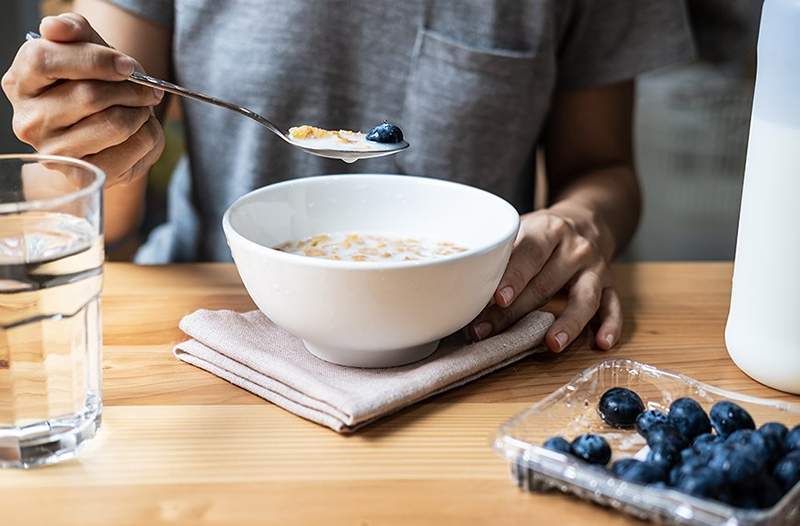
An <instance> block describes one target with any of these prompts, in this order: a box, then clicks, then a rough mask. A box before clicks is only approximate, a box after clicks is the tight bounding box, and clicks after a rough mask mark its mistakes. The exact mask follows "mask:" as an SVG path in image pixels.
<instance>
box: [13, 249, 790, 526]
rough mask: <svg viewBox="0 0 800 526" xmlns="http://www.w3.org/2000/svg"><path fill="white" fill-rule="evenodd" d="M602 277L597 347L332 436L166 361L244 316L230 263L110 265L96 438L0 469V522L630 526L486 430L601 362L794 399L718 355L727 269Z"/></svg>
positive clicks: (542, 359) (636, 268)
mask: <svg viewBox="0 0 800 526" xmlns="http://www.w3.org/2000/svg"><path fill="white" fill-rule="evenodd" d="M616 270H617V276H618V281H619V283H620V289H621V293H622V296H623V300H624V304H625V308H626V319H625V322H626V329H625V335H624V338H623V342H622V344H621V345H620V346H619V347H618V348H617V349H615V350H614V351H611V352H609V353H603V352H600V351H596V350H592V349H590V348H589V345H588V341H589V338H588V337H584V338H582V339H581V340H580V341H579V342H578V343H577V344H576V345H574V346H573V348H572V349H570V350H569V351H568V352H565V353H562V354H561V355H557V356H556V355H545V356H542V355H540V356H535V357H531V358H530V359H526V360H524V361H523V362H522V363H517V364H514V365H512V366H510V367H508V368H506V369H504V370H502V371H498V372H496V373H494V374H492V375H489V376H488V377H485V378H482V379H480V380H478V381H476V382H474V383H472V384H469V385H467V386H464V387H462V388H459V389H457V390H455V391H452V392H449V393H445V394H444V395H441V396H439V397H436V398H435V399H433V400H431V401H428V402H425V403H422V404H419V405H417V406H415V407H412V408H410V409H407V410H405V411H402V412H401V413H399V414H397V415H394V416H391V417H389V418H386V419H384V420H383V421H380V422H378V423H376V424H374V425H373V426H371V427H369V428H367V429H365V430H363V431H362V432H359V433H357V434H356V435H355V436H349V437H344V436H339V435H336V434H335V433H333V432H331V431H330V430H328V429H326V428H322V427H319V426H317V425H315V424H312V423H309V422H307V421H304V420H302V419H300V418H297V417H295V416H293V415H291V414H289V413H287V412H285V411H283V410H281V409H279V408H277V407H275V406H273V405H271V404H269V403H267V402H264V401H263V400H261V399H259V398H258V397H256V396H254V395H251V394H249V393H247V392H246V391H243V390H241V389H238V388H236V387H234V386H232V385H230V384H228V383H227V382H225V381H223V380H220V379H218V378H216V377H214V376H211V375H209V374H207V373H205V372H203V371H200V370H199V369H195V368H193V367H191V366H189V365H186V364H183V363H180V362H178V361H177V360H175V359H174V358H173V356H172V353H171V349H172V346H173V345H174V344H175V343H176V342H178V341H180V340H181V339H182V338H183V337H184V336H183V334H182V333H181V331H180V330H179V329H178V328H177V326H178V321H179V320H180V318H181V317H182V316H183V315H185V314H188V313H189V312H191V311H193V310H195V309H197V308H201V307H203V308H215V309H220V308H227V309H235V310H249V309H252V308H253V304H252V302H251V301H250V299H249V298H248V297H247V295H246V294H245V292H244V289H243V288H242V286H241V284H240V282H239V278H238V276H237V274H236V271H235V269H234V268H233V267H232V266H230V265H224V264H196V265H173V266H166V267H136V266H133V265H127V264H110V265H108V266H107V268H106V286H105V292H104V294H103V316H104V334H105V356H104V375H105V382H104V386H105V404H106V407H105V412H104V417H103V418H104V423H103V429H102V431H101V434H100V436H99V437H98V438H97V439H95V440H94V441H93V442H92V443H91V444H90V445H89V446H88V447H87V449H86V450H84V451H83V453H82V455H81V456H80V458H79V459H77V460H74V461H70V462H66V463H63V464H61V465H57V466H53V467H49V468H45V469H38V470H33V471H29V472H21V471H3V472H0V510H2V511H0V522H3V523H4V524H13V525H28V524H30V525H39V524H53V525H60V524H64V525H73V524H74V525H95V524H96V525H107V524H114V525H126V524H171V525H175V524H178V525H197V524H214V525H216V524H237V525H238V524H241V525H249V524H267V523H270V524H294V523H302V524H307V523H310V524H319V523H329V524H396V523H404V524H405V523H412V524H445V523H457V524H463V523H476V522H477V523H491V524H500V523H502V524H551V523H553V522H554V521H555V520H556V517H557V521H558V523H559V525H561V526H567V525H580V524H587V523H593V524H608V525H623V524H636V523H637V522H636V521H634V520H632V519H629V518H627V517H625V516H623V515H619V514H616V513H614V512H612V511H609V510H604V509H602V508H598V507H596V506H593V505H589V504H585V503H581V502H577V501H575V500H573V499H571V498H568V497H564V496H561V495H529V494H525V493H522V492H520V491H518V490H517V489H516V487H514V486H513V484H511V482H510V480H509V476H508V471H507V468H506V466H505V465H504V463H503V462H502V461H501V460H500V459H499V458H498V457H496V456H495V455H494V454H493V453H492V451H491V449H490V447H489V445H490V441H491V437H492V436H493V434H494V432H495V429H496V428H497V426H498V425H499V424H500V423H501V422H503V421H504V420H505V419H506V418H508V417H509V416H511V415H513V414H515V413H516V412H518V411H520V410H521V409H523V408H524V407H526V406H527V405H529V404H530V403H532V402H534V401H536V400H538V399H540V398H542V397H543V396H545V395H547V394H548V393H550V392H551V391H553V390H554V389H556V388H558V387H560V386H561V385H563V384H564V383H566V382H567V381H568V380H569V379H570V378H571V377H572V376H574V375H575V374H576V373H578V372H579V371H581V370H583V369H584V368H586V367H588V366H590V365H592V364H594V363H596V362H597V361H599V360H602V359H605V358H607V357H612V356H613V357H625V358H632V359H636V360H640V361H644V362H648V363H652V364H654V365H657V366H658V367H662V368H667V369H673V370H676V371H680V372H683V373H685V374H688V375H690V376H693V377H695V378H698V379H700V380H702V381H705V382H708V383H712V384H715V385H718V386H721V387H725V388H728V389H734V390H738V391H741V392H746V393H749V394H753V395H757V396H763V397H771V398H779V399H785V400H792V401H798V400H799V399H798V397H792V396H790V395H787V394H784V393H780V392H777V391H774V390H771V389H768V388H766V387H764V386H761V385H759V384H758V383H756V382H754V381H752V380H750V379H749V378H747V377H746V376H745V375H744V374H743V373H741V372H740V371H739V370H738V369H736V367H735V366H734V365H733V363H732V362H731V361H730V360H729V359H728V357H727V354H726V352H725V348H724V344H723V337H722V334H723V328H724V323H725V317H726V314H727V308H728V295H729V286H730V276H731V267H730V265H729V264H722V263H700V264H686V263H675V264H667V263H657V264H638V265H622V266H619V267H617V269H616ZM556 307H557V306H555V307H554V308H556Z"/></svg>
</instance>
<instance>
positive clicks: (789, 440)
mask: <svg viewBox="0 0 800 526" xmlns="http://www.w3.org/2000/svg"><path fill="white" fill-rule="evenodd" d="M795 449H800V425H797V426H794V427H793V428H792V430H791V431H789V432H788V433H787V434H786V451H792V450H795Z"/></svg>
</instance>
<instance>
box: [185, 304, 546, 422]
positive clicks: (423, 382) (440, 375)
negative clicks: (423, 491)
mask: <svg viewBox="0 0 800 526" xmlns="http://www.w3.org/2000/svg"><path fill="white" fill-rule="evenodd" d="M552 323H553V315H552V314H550V313H546V312H533V313H531V314H528V315H527V316H526V317H524V318H522V319H521V320H520V321H519V322H517V323H516V324H515V325H514V326H512V327H511V328H510V329H508V330H506V331H505V332H503V333H502V334H499V335H497V336H493V337H491V338H488V339H486V340H483V341H481V342H478V343H466V342H465V341H464V337H463V336H462V335H461V334H455V335H452V336H450V337H448V338H446V339H444V340H443V341H442V343H441V345H440V346H439V349H438V350H437V351H436V352H435V353H433V354H432V355H431V356H429V357H428V358H426V359H424V360H422V361H419V362H417V363H413V364H410V365H404V366H400V367H391V368H386V369H358V368H352V367H343V366H340V365H334V364H332V363H328V362H326V361H324V360H320V359H319V358H317V357H316V356H314V355H313V354H311V353H310V352H308V351H306V350H305V347H303V343H302V341H301V340H300V339H299V338H297V337H296V336H293V335H292V334H290V333H288V332H286V331H285V330H283V329H281V328H280V327H278V326H277V325H275V324H274V323H272V322H271V321H270V320H269V319H268V318H267V317H266V316H264V315H263V314H262V313H261V312H260V311H252V312H247V313H244V314H241V313H237V312H233V311H228V310H219V311H211V310H198V311H196V312H194V313H192V314H189V315H188V316H186V317H184V318H183V319H182V320H181V323H180V328H181V329H182V330H183V331H184V332H185V333H186V334H187V335H188V336H190V337H191V338H192V339H190V340H187V341H185V342H183V343H180V344H178V345H177V346H176V347H175V349H174V353H175V356H176V357H177V358H178V359H180V360H183V361H184V362H187V363H190V364H192V365H195V366H197V367H200V368H201V369H205V370H206V371H208V372H210V373H212V374H215V375H217V376H219V377H221V378H224V379H225V380H227V381H229V382H230V383H232V384H234V385H238V386H239V387H242V388H244V389H247V390H248V391H250V392H251V393H254V394H256V395H258V396H260V397H262V398H264V399H266V400H269V401H270V402H272V403H274V404H276V405H279V406H280V407H282V408H284V409H286V410H287V411H291V412H292V413H295V414H297V415H299V416H301V417H303V418H306V419H308V420H312V421H314V422H317V423H318V424H322V425H324V426H328V427H330V428H331V429H333V430H334V431H337V432H339V433H349V432H352V431H354V430H356V429H358V428H359V427H361V426H364V425H366V424H369V423H370V422H372V421H374V420H376V419H378V418H380V417H382V416H385V415H387V414H389V413H393V412H395V411H398V410H400V409H402V408H404V407H407V406H409V405H411V404H413V403H415V402H418V401H420V400H422V399H424V398H428V397H430V396H433V395H435V394H438V393H441V392H443V391H447V390H448V389H452V388H453V387H457V386H459V385H463V384H465V383H467V382H469V381H472V380H474V379H476V378H479V377H481V376H483V375H485V374H488V373H490V372H492V371H494V370H497V369H499V368H501V367H505V366H506V365H508V364H510V363H513V362H516V361H517V360H520V359H522V358H524V357H525V356H528V355H530V354H533V353H535V352H537V351H539V350H542V349H543V348H542V347H538V348H537V346H539V345H540V344H541V343H542V340H543V339H544V335H545V333H546V332H547V329H548V328H549V327H550V325H551V324H552Z"/></svg>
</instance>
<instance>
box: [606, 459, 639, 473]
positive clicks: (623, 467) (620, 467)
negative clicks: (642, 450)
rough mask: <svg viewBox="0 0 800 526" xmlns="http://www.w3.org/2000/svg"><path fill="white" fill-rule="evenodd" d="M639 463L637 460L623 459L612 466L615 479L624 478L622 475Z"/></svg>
mask: <svg viewBox="0 0 800 526" xmlns="http://www.w3.org/2000/svg"><path fill="white" fill-rule="evenodd" d="M638 462H639V461H638V460H636V459H635V458H621V459H619V460H617V461H616V462H614V463H613V464H611V473H613V474H614V476H615V477H622V474H623V473H625V472H626V471H627V470H628V468H630V467H631V466H633V465H635V464H636V463H638Z"/></svg>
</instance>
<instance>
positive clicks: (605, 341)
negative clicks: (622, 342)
mask: <svg viewBox="0 0 800 526" xmlns="http://www.w3.org/2000/svg"><path fill="white" fill-rule="evenodd" d="M597 317H598V319H599V321H600V327H599V328H598V329H597V332H596V333H595V343H596V344H597V347H598V348H600V349H602V350H604V351H607V350H609V349H611V348H612V347H613V346H614V345H616V343H617V342H618V341H619V339H620V337H621V336H622V302H621V301H620V299H619V294H618V293H617V291H616V290H615V289H614V288H612V287H608V288H606V289H605V290H603V297H602V299H601V301H600V310H599V311H598V312H597Z"/></svg>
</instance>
